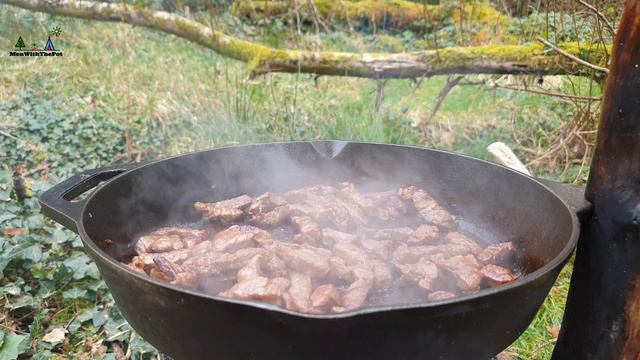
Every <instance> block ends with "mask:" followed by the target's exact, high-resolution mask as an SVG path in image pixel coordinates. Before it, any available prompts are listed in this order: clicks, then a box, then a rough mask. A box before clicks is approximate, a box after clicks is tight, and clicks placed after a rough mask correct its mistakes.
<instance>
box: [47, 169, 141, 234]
mask: <svg viewBox="0 0 640 360" xmlns="http://www.w3.org/2000/svg"><path fill="white" fill-rule="evenodd" d="M136 166H138V165H137V164H136V165H122V166H112V167H105V168H99V169H92V170H86V171H83V172H81V173H79V174H76V175H73V176H72V177H70V178H68V179H67V180H65V181H63V182H61V183H59V184H57V185H55V186H53V187H52V188H50V189H49V190H47V191H46V192H45V193H44V194H42V195H41V196H40V198H39V199H38V201H39V202H40V206H41V207H42V213H43V214H44V215H45V216H46V217H48V218H50V219H52V220H54V221H55V222H57V223H59V224H61V225H63V226H64V227H66V228H67V229H69V230H72V231H73V232H75V233H78V223H79V221H80V216H81V214H82V209H83V208H84V205H85V204H86V202H87V199H79V200H74V199H76V198H77V197H79V196H80V195H82V194H84V193H85V192H87V191H89V190H91V189H93V188H95V187H96V186H98V184H100V183H101V182H103V181H107V180H110V179H112V178H114V177H116V176H118V175H120V174H122V173H124V172H126V171H129V170H131V169H133V168H135V167H136Z"/></svg>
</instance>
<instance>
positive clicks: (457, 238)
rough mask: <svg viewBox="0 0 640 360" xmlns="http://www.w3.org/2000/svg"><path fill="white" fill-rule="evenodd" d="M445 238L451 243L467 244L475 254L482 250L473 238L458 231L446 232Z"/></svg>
mask: <svg viewBox="0 0 640 360" xmlns="http://www.w3.org/2000/svg"><path fill="white" fill-rule="evenodd" d="M446 239H447V242H449V243H451V244H458V245H464V246H467V247H468V248H469V249H471V252H473V253H474V254H476V255H477V254H480V252H482V247H481V246H480V245H478V243H477V242H476V241H475V240H473V239H472V238H470V237H468V236H466V235H464V234H461V233H459V232H455V231H454V232H450V233H448V234H447V237H446Z"/></svg>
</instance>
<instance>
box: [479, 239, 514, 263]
mask: <svg viewBox="0 0 640 360" xmlns="http://www.w3.org/2000/svg"><path fill="white" fill-rule="evenodd" d="M513 251H514V247H513V243H512V242H511V241H509V242H503V243H498V244H493V245H489V246H487V247H486V248H485V249H484V250H482V251H481V252H480V254H478V260H480V262H482V263H485V264H490V263H491V264H500V263H503V262H509V260H510V259H509V257H510V256H511V255H512V254H513Z"/></svg>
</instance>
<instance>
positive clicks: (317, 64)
mask: <svg viewBox="0 0 640 360" xmlns="http://www.w3.org/2000/svg"><path fill="white" fill-rule="evenodd" d="M3 3H5V4H9V5H13V6H18V7H21V8H25V9H29V10H33V11H41V12H46V13H49V14H55V15H62V16H70V17H77V18H83V19H90V20H99V21H115V22H123V23H128V24H132V25H139V26H145V27H148V28H150V29H155V30H159V31H163V32H167V33H171V34H174V35H176V36H179V37H181V38H184V39H187V40H189V41H192V42H195V43H197V44H199V45H201V46H204V47H206V48H209V49H211V50H213V51H215V52H217V53H219V54H220V55H223V56H226V57H230V58H233V59H236V60H240V61H243V62H246V63H247V64H248V65H249V69H250V72H251V76H258V75H262V74H266V73H269V72H285V73H298V72H300V73H313V74H320V75H336V76H354V77H365V78H376V79H377V78H417V77H422V76H431V75H438V74H452V73H460V74H470V73H475V74H480V73H483V74H538V75H560V74H571V75H587V76H589V75H593V70H592V69H589V68H588V67H585V66H583V65H581V64H578V63H576V62H574V61H572V60H571V59H568V58H566V57H565V56H562V55H559V54H557V52H555V51H552V50H550V49H547V48H545V45H543V44H534V45H495V46H477V47H450V48H443V49H439V50H425V51H417V52H411V53H341V52H327V51H306V50H287V49H274V48H270V47H267V46H264V45H261V44H257V43H253V42H250V41H246V40H242V39H239V38H236V37H233V36H229V35H226V34H224V33H222V32H219V31H216V30H213V29H211V28H210V27H208V26H206V25H204V24H201V23H199V22H197V21H194V20H191V19H188V18H185V17H182V16H179V15H176V14H171V13H167V12H163V11H154V10H150V9H143V8H138V7H135V6H132V5H128V4H122V3H104V2H93V1H84V0H0V4H3ZM558 47H559V48H561V49H563V50H565V51H566V52H567V53H569V54H572V55H575V56H577V57H579V58H581V59H583V60H585V61H588V62H590V63H593V64H597V65H601V66H606V62H607V59H606V55H605V51H603V49H601V48H600V45H594V44H581V45H580V46H579V45H578V44H576V43H566V44H560V45H558Z"/></svg>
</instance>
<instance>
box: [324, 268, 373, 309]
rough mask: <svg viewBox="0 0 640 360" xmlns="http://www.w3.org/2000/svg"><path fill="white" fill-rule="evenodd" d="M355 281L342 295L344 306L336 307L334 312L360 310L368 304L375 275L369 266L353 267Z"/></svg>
mask: <svg viewBox="0 0 640 360" xmlns="http://www.w3.org/2000/svg"><path fill="white" fill-rule="evenodd" d="M353 273H354V276H355V279H356V280H355V281H354V282H353V283H351V285H350V286H349V288H347V290H346V291H345V293H344V294H343V295H342V306H334V307H333V311H334V312H344V311H350V310H355V309H358V308H360V307H362V306H364V305H365V304H366V302H367V297H368V296H369V292H370V291H371V289H372V287H373V285H374V281H375V275H374V273H373V269H372V267H371V265H369V264H358V265H356V266H354V267H353Z"/></svg>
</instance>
